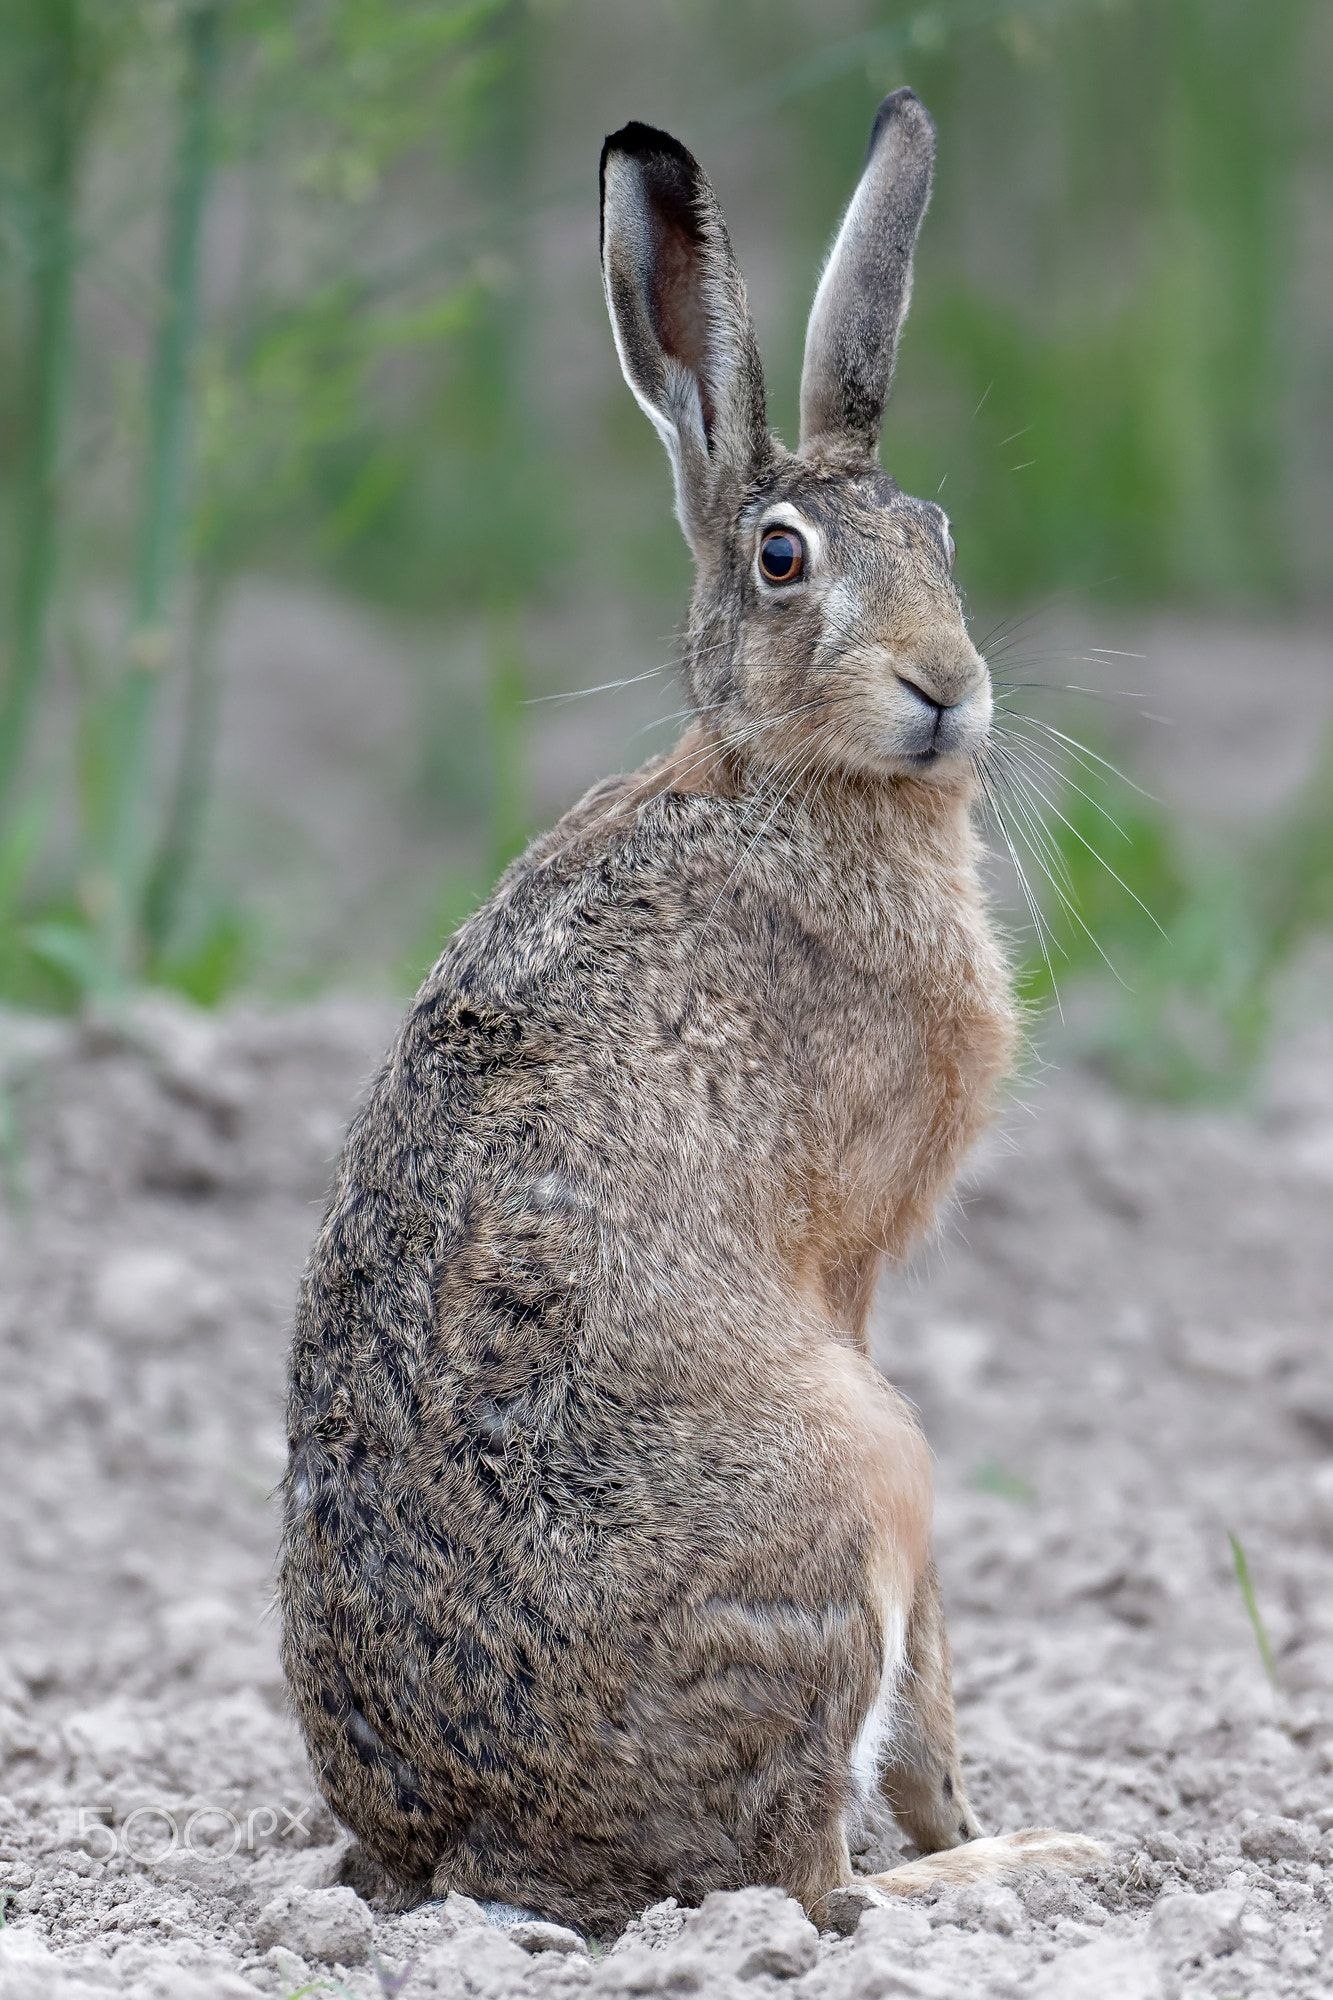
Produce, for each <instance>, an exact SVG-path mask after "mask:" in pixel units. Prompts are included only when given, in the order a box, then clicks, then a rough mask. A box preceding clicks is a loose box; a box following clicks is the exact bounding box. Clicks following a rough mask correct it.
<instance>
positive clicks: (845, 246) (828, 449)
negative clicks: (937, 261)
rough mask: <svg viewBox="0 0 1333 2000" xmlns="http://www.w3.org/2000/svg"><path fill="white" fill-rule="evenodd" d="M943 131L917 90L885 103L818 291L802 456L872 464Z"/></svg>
mask: <svg viewBox="0 0 1333 2000" xmlns="http://www.w3.org/2000/svg"><path fill="white" fill-rule="evenodd" d="M934 166H935V127H934V126H933V125H932V124H931V122H930V117H929V114H928V113H927V111H926V108H925V106H924V104H922V102H921V100H920V98H919V97H918V96H917V95H916V92H915V91H912V90H895V91H893V92H892V94H891V95H890V96H888V97H886V98H885V99H884V102H883V103H882V104H881V105H880V107H879V110H878V112H877V113H876V116H875V125H874V130H873V131H872V132H871V134H870V153H869V157H868V158H867V160H866V164H865V171H864V172H863V173H862V175H861V181H860V185H859V186H858V188H857V190H856V193H855V194H854V195H853V196H852V199H851V203H850V205H849V207H848V210H847V213H846V215H845V216H844V217H843V219H842V227H841V228H840V229H839V231H838V235H837V240H836V241H835V243H834V245H833V248H832V250H831V251H830V252H829V260H828V263H827V264H826V265H825V266H824V275H823V277H822V278H821V279H820V281H819V290H818V291H817V292H816V293H815V302H814V305H813V307H812V308H811V311H810V324H809V327H808V328H807V330H806V336H805V367H804V369H803V371H802V374H801V450H802V451H803V452H808V451H810V450H812V449H814V450H816V451H821V452H825V453H830V454H832V455H833V456H835V457H837V458H839V459H841V460H843V461H844V462H851V463H853V464H867V463H869V464H873V463H874V459H875V454H876V452H877V450H878V448H879V426H880V420H881V418H882V417H883V415H884V404H885V400H886V399H887V397H888V393H889V385H890V384H891V382H892V380H893V364H894V360H895V358H896V356H897V352H898V335H899V333H900V332H901V331H902V324H903V321H904V320H905V319H906V317H907V308H908V305H909V303H910V301H911V297H912V253H913V251H914V250H915V249H916V238H917V231H918V230H919V229H920V227H921V220H922V217H923V216H924V215H925V212H926V204H927V202H928V201H929V200H930V181H931V175H932V173H933V171H934Z"/></svg>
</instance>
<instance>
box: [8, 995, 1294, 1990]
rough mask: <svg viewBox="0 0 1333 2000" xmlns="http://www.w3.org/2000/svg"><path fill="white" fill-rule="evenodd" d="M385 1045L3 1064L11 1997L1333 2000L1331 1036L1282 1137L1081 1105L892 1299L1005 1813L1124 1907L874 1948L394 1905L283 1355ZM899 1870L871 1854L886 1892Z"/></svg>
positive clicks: (981, 1736) (990, 1175) (1013, 1160)
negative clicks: (355, 1748)
mask: <svg viewBox="0 0 1333 2000" xmlns="http://www.w3.org/2000/svg"><path fill="white" fill-rule="evenodd" d="M391 1030H392V1017H391V1015H390V1014H389V1013H387V1012H386V1011H385V1010H384V1009H383V1008H380V1007H378V1006H369V1005H362V1004H360V1003H356V1004H352V1003H329V1002H326V1003H322V1004H320V1005H318V1006H315V1007H310V1008H307V1009H288V1010H283V1011H279V1012H273V1013H268V1014H265V1013H261V1012H258V1011H252V1010H235V1011H232V1012H230V1013H228V1014H224V1015H222V1016H219V1017H209V1018H205V1017H199V1016H194V1015H192V1014H190V1013H187V1012H185V1011H183V1010H181V1009H179V1008H177V1007H175V1006H171V1005H167V1004H164V1003H161V1002H155V1003H152V1004H151V1005H149V1004H146V1003H145V1004H143V1005H141V1006H139V1007H137V1008H136V1009H135V1010H134V1012H133V1013H132V1014H131V1015H129V1016H128V1017H126V1018H124V1019H122V1020H121V1021H120V1022H119V1023H117V1024H111V1023H102V1024H92V1025H88V1024H85V1025H81V1026H75V1025H52V1024H49V1023H33V1022H21V1021H9V1022H4V1023H0V1042H2V1043H3V1050H4V1054H3V1063H2V1064H0V1068H2V1069H3V1074H4V1076H5V1077H6V1079H7V1081H6V1084H5V1091H4V1095H3V1098H0V1105H3V1106H4V1108H5V1115H6V1121H7V1124H6V1129H8V1130H9V1131H10V1132H11V1135H12V1136H11V1141H10V1143H9V1144H8V1145H7V1146H6V1149H5V1161H6V1174H7V1180H8V1188H7V1193H6V1198H5V1203H4V1213H3V1220H2V1221H0V1269H2V1270H3V1283H2V1285H0V1343H2V1345H0V1367H2V1370H3V1372H2V1373H0V1410H2V1411H3V1431H2V1433H0V1435H2V1436H3V1447H4V1455H3V1478H0V1552H2V1556H0V1571H2V1573H3V1587H2V1588H0V1635H2V1638H3V1645H2V1647H0V1879H2V1881H3V1891H4V1895H5V1898H6V1908H7V1925H6V1928H5V1929H4V1930H3V1931H0V1992H3V1994H4V1996H5V2000H47V1996H55V1997H56V2000H65V1996H90V2000H91V1996H94V1995H99V1994H106V1993H128V1992H133V1993H139V1994H144V1995H152V1996H161V2000H168V1996H170V2000H214V1997H215V1996H218V2000H227V1996H232V1995H234V1996H237V2000H239V1996H243V1995H251V1994H264V1995H270V1996H275V2000H277V1997H278V1996H290V1995H294V1994H296V1993H298V1992H300V1991H302V1990H306V1991H308V1990H311V1989H310V1982H316V1987H315V1990H323V1987H322V1986H321V1985H320V1983H321V1982H323V1983H324V1986H325V1987H326V1986H333V1985H336V1986H338V1987H340V1988H341V1989H343V1990H346V1991H350V1992H352V1993H355V1994H358V1995H376V1994H381V1993H383V1994H392V1993H396V1992H399V1991H401V1993H402V1994H403V1995H404V1996H405V2000H428V1996H431V1995H439V1996H444V1995H475V1996H478V2000H481V1997H482V1996H486V2000H502V1996H507V1995H514V1996H532V1997H533V2000H535V1996H539V1995H550V1996H566V1995H569V1996H574V1995H582V1994H584V1993H585V1992H586V1993H587V1994H588V1995H590V1996H600V2000H617V1997H618V1996H620V1995H629V1994H644V1993H652V1992H658V1991H662V1992H667V1993H692V1992H698V1993H702V1994H705V1995H718V1996H723V2000H725V1996H727V1995H733V1994H737V1993H740V1992H742V1991H743V1992H745V1993H747V1994H749V1995H752V1996H754V2000H763V1996H765V1995H772V1994H775V1993H777V1992H779V1991H782V1992H786V1993H789V1994H791V1995H792V1996H801V2000H805V1996H809V2000H814V1996H824V1995H828V1996H831V1997H832V2000H837V1997H838V1996H844V1995H845V1996H847V2000H860V1997H861V1996H865V2000H871V1996H878V1995H885V1996H891V1995H900V1994H901V1995H920V1996H924V2000H930V1996H938V2000H945V1996H949V2000H957V1997H958V1996H965V1995H966V1996H972V1995H975V1996H1009V1997H1010V2000H1018V1996H1020V1995H1022V1996H1027V1995H1034V1996H1036V2000H1066V1996H1068V2000H1101V1996H1106V2000H1112V1996H1114V2000H1138V1996H1143V2000H1150V1997H1154V2000H1184V1996H1186V1995H1188V1996H1213V2000H1224V1996H1228V1995H1234V1996H1241V1995H1246V1996H1248V1995H1254V1996H1259V1995H1263V1996H1265V2000H1268V1996H1286V1995H1311V1996H1313V1995H1316V1994H1322V1993H1324V1992H1326V1991H1327V1990H1328V1987H1329V1983H1330V1973H1329V1967H1330V1962H1331V1960H1333V1916H1331V1915H1330V1891H1329V1873H1328V1864H1329V1862H1330V1860H1331V1859H1333V1343H1331V1342H1330V1306H1331V1304H1333V1230H1330V1228H1329V1217H1330V1213H1331V1212H1333V1035H1330V1034H1328V1033H1315V1034H1308V1035H1306V1036H1304V1038H1302V1039H1299V1040H1297V1039H1292V1040H1291V1041H1289V1042H1288V1043H1287V1044H1286V1045H1285V1046H1284V1047H1283V1049H1282V1050H1281V1052H1280V1054H1279V1057H1278V1059H1277V1061H1276V1062H1275V1064H1274V1067H1273V1070H1272V1074H1271V1075H1270V1077H1269V1078H1268V1080H1267V1082H1266V1085H1265V1088H1264V1092H1263V1096H1262V1101H1261V1102H1260V1103H1259V1104H1258V1105H1257V1106H1256V1108H1255V1109H1254V1110H1253V1111H1252V1112H1251V1113H1250V1114H1249V1115H1247V1116H1246V1117H1244V1118H1241V1117H1223V1116H1220V1115H1211V1114H1210V1115H1206V1116H1205V1115H1199V1114H1190V1115H1184V1114H1179V1113H1165V1112H1157V1111H1150V1110H1145V1109H1140V1108H1134V1107H1130V1106H1127V1105H1125V1104H1124V1103H1122V1102H1119V1101H1117V1100H1115V1099H1113V1098H1111V1097H1109V1096H1108V1095H1106V1094H1105V1093H1104V1091H1103V1090H1102V1088H1101V1087H1100V1086H1099V1085H1098V1084H1097V1083H1096V1082H1095V1081H1093V1080H1090V1079H1089V1078H1087V1077H1086V1076H1083V1075H1080V1074H1077V1073H1070V1074H1056V1073H1052V1072H1046V1073H1044V1074H1043V1075H1042V1077H1041V1078H1040V1080H1039V1081H1034V1082H1030V1083H1029V1084H1027V1085H1025V1086H1024V1087H1023V1088H1022V1089H1021V1091H1020V1092H1018V1093H1016V1096H1015V1101H1014V1103H1013V1105H1012V1106H1011V1108H1010V1110H1009V1113H1008V1115H1007V1117H1006V1119H1005V1122H1004V1128H1003V1130H1002V1131H1001V1132H1000V1133H999V1134H997V1135H996V1137H995V1138H994V1139H993V1140H992V1141H991V1142H990V1143H989V1144H988V1146H987V1148H986V1150H985V1152H984V1153H983V1155H982V1156H981V1157H980V1158H979V1160H978V1161H977V1163H976V1169H975V1172H974V1174H973V1176H972V1178H971V1182H970V1185H969V1188H968V1189H967V1190H966V1192H965V1194H964V1196H963V1198H962V1199H961V1201H960V1202H959V1204H958V1205H957V1207H956V1209H955V1211H954V1212H953V1214H952V1215H951V1217H950V1218H949V1219H948V1220H947V1221H946V1224H945V1226H944V1228H943V1230H942V1232H941V1237H940V1240H939V1242H938V1244H937V1245H936V1246H934V1248H933V1249H932V1250H931V1251H930V1252H929V1254H928V1255H927V1256H926V1257H925V1258H924V1259H923V1260H921V1263H920V1266H919V1268H918V1269H917V1270H916V1272H915V1273H913V1274H911V1275H910V1276H909V1277H907V1278H897V1279H894V1280H892V1281H891V1282H890V1283H889V1284H887V1285H886V1287H885V1290H884V1294H883V1298H882V1306H881V1315H880V1347H879V1352H880V1358H881V1360H882V1362H883V1364H884V1366H885V1367H886V1369H887V1370H888V1371H889V1372H890V1374H892V1375H893V1377H894V1378H895V1379H896V1380H897V1381H899V1382H900V1383H901V1384H902V1385H903V1386H904V1387H905V1388H906V1389H907V1390H908V1391H909V1393H910V1394H911V1395H912V1396H913V1397H914V1398H915V1399H916V1400H917V1401H918V1403H919V1404H920V1406H921V1409H922V1411H923V1415H924V1419H925V1423H926V1427H927V1430H928V1433H929V1435H930V1437H931V1439H932V1442H933V1444H934V1446H935V1449H936V1452H937V1456H938V1490H939V1501H938V1547H939V1556H940V1562H941V1567H942V1570H943V1574H944V1578H945V1584H946V1593H947V1597H948V1600H949V1606H950V1614H951V1625H952V1632H953V1639H954V1648H955V1654H956V1661H957V1677H958V1690H959V1701H960V1712H961V1724H962V1730H963V1735H964V1741H965V1748H966V1755H967V1761H968V1766H969V1771H970V1776H971V1783H972V1788H973V1794H974V1799H975V1802H976V1805H977V1807H978V1810H979V1811H980V1814H981V1816H982V1818H983V1820H984V1821H985V1823H986V1824H987V1826H988V1827H989V1828H990V1829H1002V1828H1006V1827H1015V1826H1019V1825H1022V1824H1026V1823H1032V1822H1048V1823H1054V1824H1058V1825H1064V1826H1068V1827H1072V1828H1077V1829H1079V1830H1082V1831H1085V1832H1088V1833H1092V1834H1095V1835H1097V1836H1099V1837H1100V1838H1101V1839H1102V1840H1104V1841H1105V1842H1106V1844H1107V1846H1108V1849H1109V1861H1108V1865H1107V1867H1106V1869H1105V1871H1104V1873H1103V1874H1102V1875H1101V1876H1100V1877H1098V1878H1096V1879H1094V1880H1091V1881H1089V1882H1083V1883H1078V1884H1070V1883H1067V1882H1063V1881H1060V1880H1056V1879H1053V1878H1050V1877H1046V1876H1042V1875H1034V1876H1032V1877H1031V1878H1030V1879H1028V1880H1027V1881H1020V1882H1016V1883H1015V1884H1014V1885H1013V1886H1012V1887H989V1888H986V1889H978V1890H967V1891H952V1892H949V1893H947V1894H944V1895H941V1896H940V1897H939V1898H938V1900H936V1901H934V1902H933V1903H928V1904H921V1905H913V1906H908V1905H897V1906H894V1907H889V1908H874V1909H871V1910H870V1911H869V1912H868V1913H867V1914H865V1915H864V1916H863V1917H862V1918H861V1921H860V1924H859V1927H858V1928H856V1929H855V1931H854V1933H853V1934H851V1935H837V1934H834V1933H826V1934H824V1935H820V1934H819V1933H817V1932H816V1931H815V1930H814V1928H813V1927H812V1926H811V1925H809V1924H808V1923H807V1922H806V1920H805V1918H804V1917H803V1916H802V1914H801V1913H800V1912H799V1910H797V1909H796V1907H795V1906H794V1905H793V1904H791V1903H789V1902H787V1901H786V1899H784V1898H783V1897H781V1896H780V1895H779V1894H778V1893H777V1892H775V1891H772V1890H758V1889H756V1890H753V1891H746V1892H745V1893H744V1894H742V1895H739V1896H731V1897H716V1898H713V1899H710V1902H709V1903H708V1904H707V1905H706V1906H705V1907H704V1909H703V1910H702V1911H699V1912H690V1913H686V1912H681V1911H679V1910H676V1909H674V1908H673V1907H671V1906H669V1905H667V1906H659V1907H658V1908H657V1909H656V1910H654V1911H652V1912H649V1913H648V1914H647V1915H646V1916H645V1918H644V1919H643V1920H642V1921H641V1923H640V1924H639V1925H637V1926H634V1927H632V1928H631V1931H630V1932H629V1933H628V1934H627V1935H626V1936H625V1937H624V1938H623V1939H621V1940H619V1941H616V1942H610V1941H601V1942H600V1943H596V1944H585V1943H584V1941H582V1940H579V1939H576V1938H574V1937H573V1936H572V1935H570V1934H568V1933H554V1934H553V1933H551V1932H549V1931H547V1930H542V1929H538V1930H529V1931H527V1932H523V1931H519V1932H514V1933H506V1932H504V1931H503V1930H500V1929H497V1928H496V1927H494V1926H493V1925H491V1924H488V1923H487V1922H486V1920H485V1918H484V1916H483V1914H482V1912H481V1911H480V1910H479V1909H478V1908H477V1907H476V1906H475V1905H472V1904H469V1903H467V1902H466V1901H465V1900H464V1899H461V1898H451V1899H450V1900H449V1902H448V1903H445V1904H438V1903H437V1904H433V1905H428V1906H424V1907H422V1908H420V1909H418V1910H416V1911H413V1912H408V1913H394V1912H392V1911H391V1910H388V1909H387V1908H383V1907H379V1906H376V1905H375V1904H373V1903H372V1902H368V1901H366V1900H364V1899H363V1898H362V1896H361V1895H359V1894H358V1893H357V1891H356V1889H355V1888H353V1887H351V1886H348V1885H347V1882H346V1879H345V1878H346V1877H347V1875H348V1867H347V1854H346V1847H347V1843H346V1841H345V1838H344V1836H343V1835H342V1834H341V1833H340V1832H339V1829H338V1828H337V1827H336V1826H335V1825H334V1823H333V1822H332V1820H331V1819H330V1817H329V1815H328V1814H327V1812H326V1811H325V1809H324V1808H323V1807H322V1806H321V1805H320V1804H319V1802H318V1801H317V1800H316V1799H315V1798H314V1796H313V1794H312V1789H311V1784H310V1779H309V1774H308V1772H307V1770H306V1767H305V1764H304V1761H303V1757H302V1753H301V1749H300V1746H299V1743H298V1741H297V1737H296V1734H295V1731H294V1729H293V1727H292V1725H291V1723H290V1721H289V1719H288V1716H287V1714H286V1711H285V1707H284V1700H283V1689H282V1684H281V1679H280V1675H279V1672H278V1665H277V1634H276V1629H275V1622H274V1619H273V1616H272V1613H271V1597H272V1565H273V1552H274V1545H275V1539H276V1526H277V1518H276V1511H275V1506H274V1503H273V1499H272V1489H273V1487H274V1484H275V1482H276V1480H277V1478H278V1476H279V1472H280V1467H281V1460H282V1405H283V1370H284V1350H285V1344H286V1333H287V1322H288V1315H289V1310H290V1305H291V1300H292V1295H293V1289H294V1285H295V1280H296V1274H297V1271H298V1268H299V1265H300V1262H301V1259H302V1257H303V1255H304V1251H305V1247H306V1244H307V1241H308V1239H309V1237H310V1235H311V1233H312V1231H313V1228H314V1225H315V1220H316V1215H317V1210H318V1205H319V1202H320V1199H321V1197H322V1193H323V1189H324V1185H325V1182H326V1179H327V1177H328V1174H329V1171H330V1166H331V1161H332V1158H333V1156H334V1154H335V1152H336V1149H337V1146H338V1143H339V1140H340V1136H341V1132H342V1128H343V1126H344V1124H345V1122H346V1118H347V1115H348V1113H349V1110H350V1107H351V1104H352V1102H353V1099H354V1097H355V1094H356V1091H357V1089H358V1088H359V1087H360V1085H361V1084H362V1082H363V1081H364V1080H365V1079H366V1078H367V1077H368V1076H369V1074H370V1072H371V1070H372V1069H373V1067H374V1065H375V1063H376V1061H377V1059H378V1057H379V1054H380V1052H381V1049H382V1047H383V1046H384V1044H385V1042H386V1041H387V1039H388V1036H389V1034H390V1032H391ZM1229 1534H1234V1535H1235V1536H1236V1537H1238V1538H1239V1541H1240V1543H1241V1544H1242V1545H1243V1548H1244V1551H1245V1554H1246V1556H1247V1558H1248V1564H1249V1570H1250V1574H1251V1576H1252V1579H1253V1588H1254V1593H1255V1598H1256V1601H1257V1604H1258V1607H1259V1609H1260V1611H1261V1613H1262V1619H1263V1622H1264V1626H1265V1629H1266V1635H1267V1639H1268V1642H1269V1643H1270V1645H1271V1649H1272V1654H1273V1670H1274V1679H1273V1681H1270V1678H1269V1676H1268V1674H1267V1673H1266V1671H1265V1664H1264V1661H1263V1658H1262V1657H1261V1652H1260V1647H1259V1644H1258V1641H1257V1638H1256V1634H1255V1631H1254V1630H1253V1629H1252V1626H1251V1622H1250V1619H1249V1617H1248V1615H1247V1610H1246V1606H1245V1602H1244V1599H1243V1597H1242V1593H1241V1590H1240V1588H1239V1587H1238V1584H1237V1580H1236V1574H1235V1570H1234V1567H1233V1555H1232V1548H1231V1545H1230V1543H1229V1540H1228V1536H1229ZM897 1847H898V1843H897V1839H896V1836H895V1834H894V1832H893V1830H892V1828H891V1827H890V1826H888V1825H887V1824H883V1823H877V1824H875V1825H872V1826H869V1827H868V1828H867V1829H866V1832H865V1836H864V1842H863V1859H864V1861H865V1863H866V1864H867V1865H870V1864H871V1863H875V1864H880V1865H882V1864H883V1863H885V1862H887V1861H888V1860H889V1859H891V1858H892V1856H893V1855H894V1853H895V1852H896V1851H897ZM855 1914H856V1913H855V1911H851V1912H844V1913H842V1917H841V1922H842V1923H843V1925H844V1927H846V1926H849V1925H850V1924H851V1923H852V1921H853V1919H854V1917H855ZM404 1975H405V1976H404ZM396 1982H398V1983H396Z"/></svg>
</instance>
